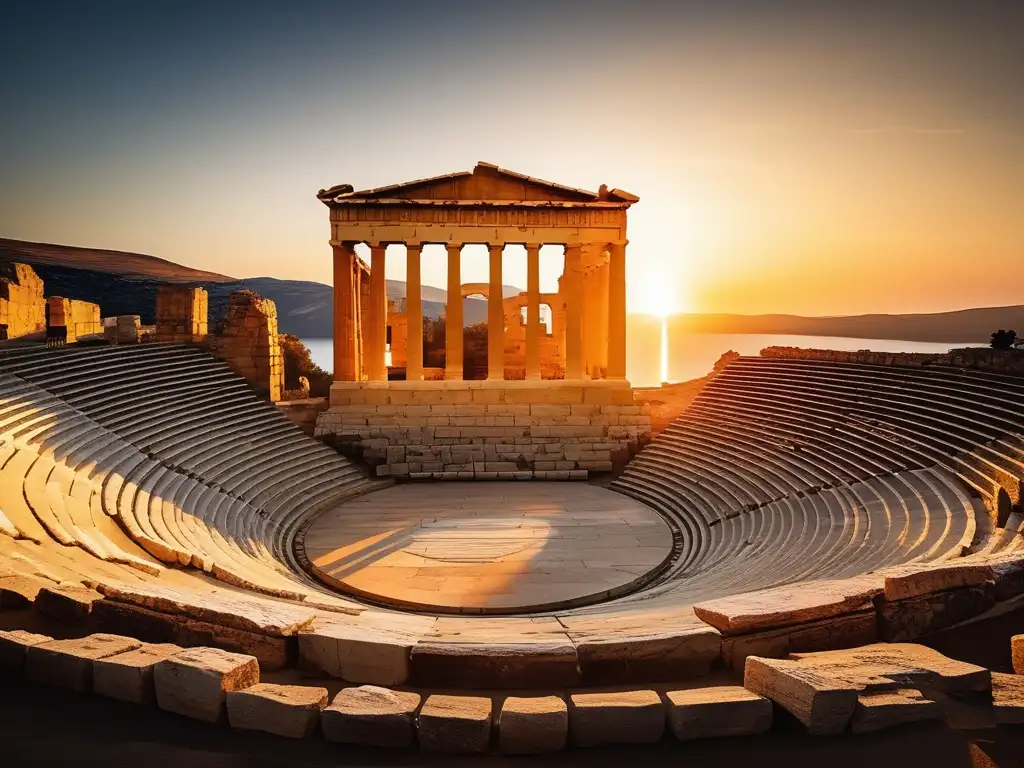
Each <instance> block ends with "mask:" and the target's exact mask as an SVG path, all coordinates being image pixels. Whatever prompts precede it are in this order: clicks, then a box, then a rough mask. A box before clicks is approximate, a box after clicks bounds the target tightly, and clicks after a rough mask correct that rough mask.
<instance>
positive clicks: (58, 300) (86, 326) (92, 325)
mask: <svg viewBox="0 0 1024 768" xmlns="http://www.w3.org/2000/svg"><path fill="white" fill-rule="evenodd" d="M47 304H48V306H49V310H50V327H51V328H60V327H64V328H67V342H68V344H71V343H73V342H75V341H76V340H77V339H79V338H80V337H82V336H89V335H91V334H95V333H103V318H101V317H100V305H99V304H93V303H92V302H89V301H79V300H78V299H65V298H63V297H62V296H51V297H50V298H49V299H47Z"/></svg>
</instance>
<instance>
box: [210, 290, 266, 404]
mask: <svg viewBox="0 0 1024 768" xmlns="http://www.w3.org/2000/svg"><path fill="white" fill-rule="evenodd" d="M211 348H212V351H213V352H214V353H215V354H217V355H218V356H219V357H221V358H223V359H224V360H225V361H226V362H227V363H228V365H229V366H231V370H233V371H234V372H235V373H237V374H239V375H240V376H243V377H245V378H246V379H247V380H248V381H249V384H250V385H251V386H252V388H253V389H254V390H255V391H256V392H257V393H258V394H260V395H263V396H264V397H267V398H268V399H269V400H270V401H271V402H275V403H276V402H277V401H278V400H280V399H281V393H282V392H284V358H283V356H282V354H281V344H280V340H279V339H278V334H277V306H276V305H275V304H274V302H273V301H271V300H270V299H264V298H261V297H260V296H258V295H257V294H255V293H253V292H252V291H236V292H235V293H232V294H231V297H230V298H229V299H228V311H227V316H226V318H225V320H224V333H223V334H222V335H221V336H218V337H217V338H216V339H215V341H214V343H213V344H212V345H211Z"/></svg>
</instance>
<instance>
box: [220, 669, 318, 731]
mask: <svg viewBox="0 0 1024 768" xmlns="http://www.w3.org/2000/svg"><path fill="white" fill-rule="evenodd" d="M325 706H327V689H326V688H317V687H314V686H307V685H275V684H273V683H256V685H253V686H251V687H249V688H245V689H244V690H236V691H228V692H227V709H228V722H229V723H230V724H231V727H232V728H242V729H247V730H255V731H266V732H267V733H273V734H275V735H277V736H287V737H289V738H293V739H303V738H306V737H307V736H312V735H313V733H315V732H316V727H317V725H318V724H319V723H320V710H322V709H323V708H324V707H325Z"/></svg>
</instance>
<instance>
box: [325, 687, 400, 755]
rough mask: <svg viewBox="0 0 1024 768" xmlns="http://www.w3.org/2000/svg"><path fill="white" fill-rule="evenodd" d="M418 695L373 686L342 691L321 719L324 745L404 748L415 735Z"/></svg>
mask: <svg viewBox="0 0 1024 768" xmlns="http://www.w3.org/2000/svg"><path fill="white" fill-rule="evenodd" d="M419 706H420V695H419V694H418V693H409V692H406V691H392V690H390V689H388V688H381V687H378V686H375V685H361V686H356V687H353V688H345V689H344V690H342V691H340V692H339V693H338V695H337V696H335V697H334V701H332V702H331V705H330V706H329V707H327V708H326V709H325V710H324V711H323V713H322V715H321V722H322V727H323V731H324V737H325V738H326V739H327V740H328V741H340V742H344V743H347V744H366V745H369V746H374V747H408V746H410V745H412V742H413V739H414V738H415V733H416V710H417V709H419Z"/></svg>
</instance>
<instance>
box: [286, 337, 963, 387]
mask: <svg viewBox="0 0 1024 768" xmlns="http://www.w3.org/2000/svg"><path fill="white" fill-rule="evenodd" d="M303 342H304V343H305V344H306V346H307V347H309V351H310V353H311V354H312V356H313V360H314V362H316V364H317V365H319V366H320V367H321V368H324V369H325V370H330V369H331V367H332V355H333V352H332V341H331V339H303ZM638 346H639V345H637V344H632V345H631V347H630V348H629V352H630V354H629V356H628V359H627V370H628V374H629V380H630V382H632V384H633V386H636V387H650V386H656V385H657V384H659V383H660V382H661V381H662V380H664V379H665V378H666V377H665V376H664V373H665V372H666V370H665V369H667V380H668V381H688V380H690V379H696V378H699V377H701V376H703V375H705V374H706V373H708V372H709V371H710V370H711V368H712V366H713V365H714V364H715V361H716V360H718V358H719V357H721V355H722V354H723V353H724V352H728V351H729V350H732V351H734V352H739V353H740V354H741V355H756V354H757V353H758V352H760V351H761V350H762V349H764V348H765V347H772V346H781V347H812V348H815V349H843V350H858V349H871V350H874V351H876V352H945V351H947V350H949V349H952V348H954V347H965V346H971V344H970V343H969V342H954V341H951V342H947V343H941V344H940V343H926V342H918V341H893V340H891V339H854V338H849V337H845V336H785V335H773V334H766V333H736V334H729V333H689V334H683V335H677V334H673V338H672V345H671V348H669V349H667V350H665V351H666V352H667V355H666V354H663V355H662V356H661V357H659V355H657V354H650V352H651V351H653V349H649V350H646V351H645V350H644V349H638V348H637V347H638ZM654 348H656V346H655V347H654Z"/></svg>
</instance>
